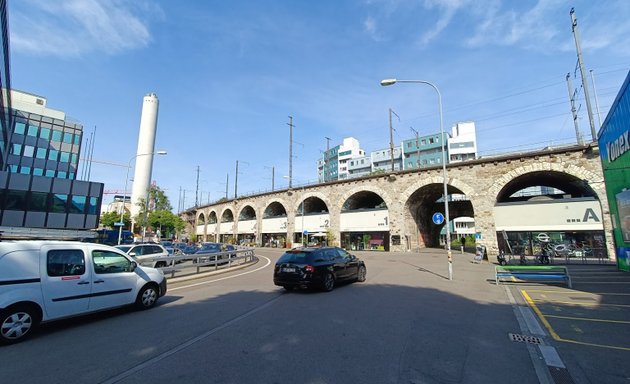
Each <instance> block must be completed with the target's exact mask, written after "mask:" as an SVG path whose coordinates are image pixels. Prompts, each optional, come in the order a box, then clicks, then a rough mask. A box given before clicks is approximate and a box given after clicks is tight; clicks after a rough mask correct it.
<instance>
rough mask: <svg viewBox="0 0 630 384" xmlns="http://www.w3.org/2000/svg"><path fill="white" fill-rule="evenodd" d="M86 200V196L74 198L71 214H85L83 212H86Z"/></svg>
mask: <svg viewBox="0 0 630 384" xmlns="http://www.w3.org/2000/svg"><path fill="white" fill-rule="evenodd" d="M86 200H87V198H86V197H85V196H72V203H71V204H70V213H83V211H85V202H86Z"/></svg>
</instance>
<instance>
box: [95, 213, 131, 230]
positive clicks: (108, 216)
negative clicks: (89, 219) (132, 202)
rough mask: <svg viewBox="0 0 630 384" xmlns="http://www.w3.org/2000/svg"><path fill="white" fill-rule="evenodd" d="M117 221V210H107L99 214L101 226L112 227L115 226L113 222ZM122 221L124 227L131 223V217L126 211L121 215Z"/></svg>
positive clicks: (118, 216)
mask: <svg viewBox="0 0 630 384" xmlns="http://www.w3.org/2000/svg"><path fill="white" fill-rule="evenodd" d="M119 221H120V213H118V212H107V213H102V214H101V218H100V222H101V225H102V226H103V227H107V228H114V227H116V226H115V225H114V223H118V222H119ZM123 223H125V227H127V228H129V226H130V224H131V218H130V217H129V213H128V212H125V214H124V215H123ZM116 228H117V227H116Z"/></svg>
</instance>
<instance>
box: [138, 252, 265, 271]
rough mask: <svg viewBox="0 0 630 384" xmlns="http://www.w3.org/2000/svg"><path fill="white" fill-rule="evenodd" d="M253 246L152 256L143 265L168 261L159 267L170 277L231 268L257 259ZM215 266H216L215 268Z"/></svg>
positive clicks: (143, 261)
mask: <svg viewBox="0 0 630 384" xmlns="http://www.w3.org/2000/svg"><path fill="white" fill-rule="evenodd" d="M257 260H258V259H257V258H256V255H255V254H254V249H253V248H241V249H235V250H232V251H225V252H217V253H202V254H199V255H197V254H194V253H193V254H182V255H173V256H160V257H151V258H146V259H144V260H142V265H153V264H155V262H157V261H166V262H167V263H168V265H167V266H166V267H162V268H158V269H161V270H162V271H163V272H164V275H170V276H167V277H168V278H174V277H176V275H177V277H182V276H194V275H197V274H200V273H206V272H209V271H216V270H219V269H226V268H231V267H234V266H237V265H245V264H249V263H253V262H255V261H257ZM213 267H214V268H213Z"/></svg>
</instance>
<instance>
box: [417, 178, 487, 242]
mask: <svg viewBox="0 0 630 384" xmlns="http://www.w3.org/2000/svg"><path fill="white" fill-rule="evenodd" d="M447 193H448V211H449V223H448V225H449V226H450V228H449V229H450V232H451V246H459V245H460V244H461V243H464V244H468V245H469V246H472V245H474V234H475V221H474V217H475V212H474V209H473V206H472V203H471V202H470V200H469V199H468V198H467V197H466V195H465V194H464V193H463V192H462V191H461V190H459V189H457V188H455V187H453V186H451V185H448V186H447ZM443 195H444V184H441V183H434V184H428V185H425V186H423V187H421V188H419V189H418V190H416V191H415V192H414V193H413V194H412V195H411V196H410V197H409V200H407V209H408V212H409V213H410V214H411V217H412V219H413V223H414V224H415V229H416V239H414V240H416V241H413V240H412V241H411V243H412V244H417V246H418V247H443V246H444V244H445V242H446V224H447V223H446V220H444V221H443V222H442V223H440V224H435V223H434V221H433V219H434V217H433V216H434V215H435V214H436V213H440V214H441V215H442V216H443V217H446V212H445V209H444V199H443Z"/></svg>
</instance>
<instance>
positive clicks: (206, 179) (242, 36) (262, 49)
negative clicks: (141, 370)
mask: <svg viewBox="0 0 630 384" xmlns="http://www.w3.org/2000/svg"><path fill="white" fill-rule="evenodd" d="M572 7H574V9H575V15H576V18H577V26H578V31H579V36H580V45H581V48H582V54H583V60H584V64H585V68H586V71H587V80H588V84H587V87H588V90H589V91H590V94H591V104H592V109H593V113H594V122H595V125H596V127H595V129H596V130H598V129H599V128H598V127H599V122H600V120H601V121H603V120H604V119H605V117H606V114H607V112H608V110H609V108H610V106H611V104H612V103H613V101H614V99H615V97H616V95H617V93H618V91H619V89H620V87H621V85H622V83H623V81H624V79H625V78H626V76H627V74H628V71H629V69H630V49H628V47H629V46H630V22H629V21H628V20H630V1H627V0H602V1H592V0H575V1H572V2H571V1H563V0H538V1H531V0H519V1H516V0H511V1H509V0H504V1H501V0H319V1H308V0H264V1H262V0H232V1H220V0H187V1H176V2H175V1H169V0H151V1H149V0H56V1H49V0H19V1H18V0H9V15H8V16H9V33H10V56H11V58H10V60H11V82H12V87H13V88H14V89H18V90H21V91H25V92H29V93H33V94H36V95H40V96H43V97H45V98H46V99H47V106H48V107H49V108H53V109H57V110H61V111H64V112H65V113H66V115H67V116H68V117H69V118H72V119H73V120H76V121H79V122H80V123H81V124H82V125H83V128H84V148H83V149H82V158H81V164H82V165H81V166H80V168H79V176H81V175H83V174H85V173H84V172H82V169H83V164H88V162H87V159H85V157H87V150H86V148H85V146H86V141H87V140H89V138H90V137H94V140H93V144H94V150H93V154H92V162H91V168H90V180H91V181H97V182H102V183H104V184H105V191H106V194H105V195H104V203H105V204H107V203H109V202H111V201H112V199H113V196H114V194H115V193H119V194H120V193H122V191H123V189H124V187H125V176H126V175H127V167H128V165H129V164H132V166H133V161H132V160H133V157H134V156H135V155H136V150H137V145H138V131H139V126H140V114H141V111H142V99H143V97H144V96H145V95H146V94H148V93H151V92H154V93H156V94H157V96H158V98H159V115H158V124H157V135H156V144H155V150H156V151H158V150H164V151H167V152H168V154H167V155H166V156H156V157H155V158H154V163H153V174H152V180H154V181H155V183H156V184H157V185H158V186H159V187H160V188H161V189H163V190H164V191H165V192H166V195H167V196H168V197H169V200H170V202H171V205H172V206H173V208H174V210H175V211H176V210H177V209H178V208H179V207H180V206H183V207H185V208H188V207H192V206H194V205H195V199H197V202H198V203H199V204H206V203H208V202H213V201H216V200H218V199H220V198H221V197H225V191H226V179H227V181H228V183H227V190H228V197H229V198H232V197H234V191H235V186H234V181H235V174H236V163H237V161H238V163H239V169H238V194H239V195H241V194H245V193H255V192H262V191H269V190H271V187H272V172H273V173H274V174H275V180H274V186H275V188H276V189H280V188H286V187H287V184H288V179H287V178H286V177H285V176H288V174H289V143H290V140H289V130H290V128H289V125H288V123H289V116H292V118H293V120H292V121H293V125H294V127H293V143H292V147H293V174H292V176H293V179H292V180H293V185H294V186H296V185H300V184H304V183H309V182H310V183H312V182H315V181H316V180H317V160H318V159H320V158H321V156H322V151H324V150H325V149H326V146H327V144H330V146H331V147H333V146H335V145H339V144H341V143H342V141H343V138H345V137H354V138H356V139H357V140H359V142H360V144H361V147H362V149H364V150H365V151H366V152H368V153H369V152H370V151H375V150H380V149H385V148H388V147H389V109H390V108H391V109H392V110H393V111H394V112H395V113H396V115H398V116H399V118H396V117H395V116H394V120H393V128H394V142H396V143H397V144H399V143H400V142H402V140H406V139H411V138H413V137H415V134H414V133H413V132H412V128H413V129H415V130H417V131H419V134H420V135H427V134H433V133H438V132H439V131H440V120H439V108H438V99H437V93H436V92H435V90H433V89H432V88H431V87H430V86H427V85H425V84H407V83H399V84H395V85H393V86H389V87H382V86H381V85H380V81H381V80H383V79H386V78H397V79H404V80H424V81H429V82H431V83H432V84H434V85H435V86H436V87H437V88H438V89H439V91H440V94H441V96H442V105H443V115H444V130H445V131H447V132H450V131H451V127H452V126H453V125H454V124H455V123H457V122H465V121H473V122H475V125H476V129H477V144H478V151H479V155H480V156H486V155H492V154H499V153H509V152H518V151H526V150H531V149H534V148H543V147H546V146H549V145H561V144H570V143H575V142H576V133H575V128H574V124H573V118H572V115H571V106H570V103H569V90H568V86H567V81H566V76H567V74H570V78H571V81H572V83H573V87H574V88H575V89H577V90H576V95H577V96H576V108H577V109H578V112H577V114H578V125H579V129H580V132H581V135H582V136H583V137H584V138H585V139H586V140H587V141H588V140H590V139H591V136H592V135H591V128H590V125H589V118H588V115H587V112H586V111H587V108H586V103H585V100H584V92H583V88H582V86H581V83H582V82H581V77H580V73H579V70H577V51H576V44H575V40H574V35H573V33H572V28H571V17H570V13H569V12H570V10H571V8H572ZM326 138H330V139H331V140H330V141H328V140H327V139H326ZM198 170H199V172H197V171H198ZM129 174H130V176H132V175H133V171H132V172H130V173H129ZM197 175H199V176H198V177H197ZM197 180H199V181H197ZM127 190H128V193H131V192H130V191H131V181H130V182H129V186H128V187H127Z"/></svg>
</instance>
